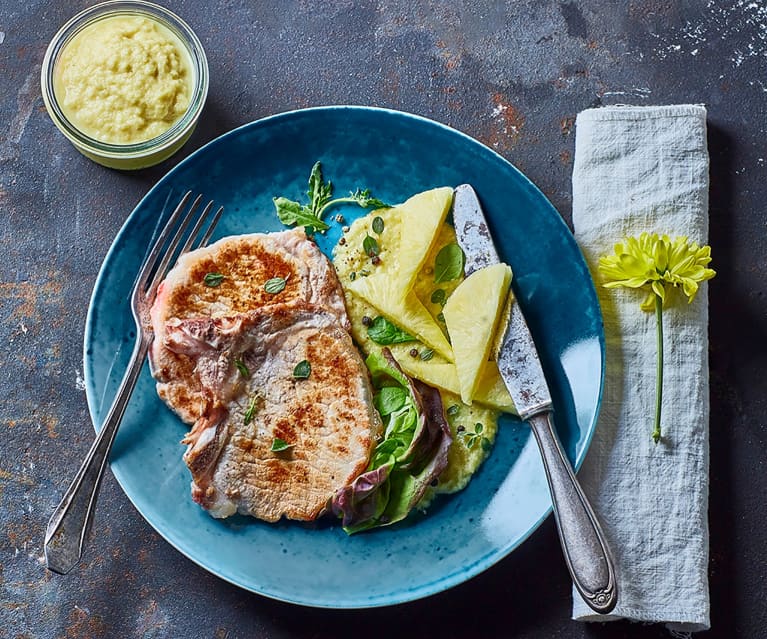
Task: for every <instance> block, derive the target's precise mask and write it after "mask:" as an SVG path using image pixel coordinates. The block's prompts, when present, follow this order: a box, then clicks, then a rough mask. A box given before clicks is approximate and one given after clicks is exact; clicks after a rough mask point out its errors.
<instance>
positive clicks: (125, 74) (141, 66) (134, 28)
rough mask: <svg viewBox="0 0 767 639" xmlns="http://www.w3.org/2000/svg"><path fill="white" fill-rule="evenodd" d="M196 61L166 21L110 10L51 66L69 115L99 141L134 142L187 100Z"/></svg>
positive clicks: (179, 113) (177, 114) (171, 119)
mask: <svg viewBox="0 0 767 639" xmlns="http://www.w3.org/2000/svg"><path fill="white" fill-rule="evenodd" d="M193 81H194V78H193V73H192V69H191V62H190V60H189V55H188V53H187V49H186V47H185V46H184V44H183V43H182V42H181V41H180V40H179V38H178V37H177V36H176V35H175V34H174V33H172V32H171V31H170V30H169V29H168V28H167V27H165V26H164V25H161V24H159V23H158V22H156V21H154V20H152V19H150V18H147V17H143V16H113V17H109V18H104V19H102V20H99V21H97V22H94V23H93V24H91V25H89V26H87V27H85V28H84V29H83V30H82V31H80V32H79V33H78V34H77V35H75V37H74V38H72V40H71V41H70V42H69V43H67V44H66V45H65V47H64V49H63V51H62V52H61V55H60V57H59V60H58V62H57V64H56V69H55V72H54V85H53V88H54V93H55V94H56V99H57V100H58V103H59V106H60V107H61V110H62V112H63V113H64V116H65V117H66V118H67V119H68V120H69V121H70V122H71V123H72V124H73V125H74V126H75V127H76V128H77V129H79V130H80V131H81V132H83V133H85V134H86V135H88V136H89V137H92V138H94V139H96V140H99V141H100V142H107V143H110V144H135V143H138V142H144V141H146V140H150V139H152V138H155V137H157V136H159V135H161V134H163V133H164V132H165V131H167V130H168V129H170V128H171V127H172V126H173V125H174V124H175V123H176V122H177V121H178V120H179V119H181V118H182V117H183V115H184V113H185V112H186V111H187V109H188V107H189V101H190V98H191V95H192V90H193Z"/></svg>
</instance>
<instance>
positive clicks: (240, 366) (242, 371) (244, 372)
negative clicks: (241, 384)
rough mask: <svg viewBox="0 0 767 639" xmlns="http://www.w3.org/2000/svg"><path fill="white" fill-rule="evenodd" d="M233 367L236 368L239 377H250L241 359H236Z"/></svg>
mask: <svg viewBox="0 0 767 639" xmlns="http://www.w3.org/2000/svg"><path fill="white" fill-rule="evenodd" d="M234 365H235V366H236V367H237V370H238V371H240V375H242V376H243V377H244V378H245V379H248V378H249V377H250V369H249V368H248V367H247V366H246V364H245V362H243V361H242V360H241V359H236V360H234Z"/></svg>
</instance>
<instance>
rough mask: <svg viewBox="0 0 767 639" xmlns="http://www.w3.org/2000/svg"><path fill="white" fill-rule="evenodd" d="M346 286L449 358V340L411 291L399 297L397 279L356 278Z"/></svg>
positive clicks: (382, 313) (403, 328)
mask: <svg viewBox="0 0 767 639" xmlns="http://www.w3.org/2000/svg"><path fill="white" fill-rule="evenodd" d="M346 286H347V288H348V289H349V290H350V291H352V293H354V294H355V295H358V296H359V297H361V298H362V299H363V300H365V301H366V302H368V303H369V304H370V305H371V306H373V307H374V308H375V309H376V310H377V311H378V312H379V313H381V315H383V316H384V317H385V318H386V319H388V320H389V321H390V322H393V323H394V324H396V325H397V326H399V327H400V328H401V329H402V330H403V331H406V332H408V333H410V334H411V335H412V336H413V337H416V338H417V339H419V340H420V341H421V342H423V343H424V344H426V345H427V346H428V347H429V348H432V349H434V351H436V352H437V353H439V354H440V355H442V357H444V358H445V359H447V360H449V361H453V350H452V349H451V348H450V343H449V342H448V341H447V338H446V337H445V335H444V333H443V332H442V329H441V328H440V327H439V325H438V324H437V322H436V321H435V320H434V318H433V317H432V315H431V313H429V311H428V310H426V307H425V306H424V305H423V304H422V303H421V301H420V300H419V299H418V298H417V297H416V295H415V293H413V292H409V293H408V294H407V295H406V296H404V297H403V296H401V292H400V289H399V286H398V283H397V282H386V281H384V280H381V279H378V278H373V277H358V278H356V279H355V280H354V281H350V282H348V283H347V284H346Z"/></svg>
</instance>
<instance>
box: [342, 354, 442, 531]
mask: <svg viewBox="0 0 767 639" xmlns="http://www.w3.org/2000/svg"><path fill="white" fill-rule="evenodd" d="M365 364H366V365H367V367H368V370H370V374H371V377H372V380H373V388H374V389H376V391H375V394H374V399H373V401H374V403H375V405H376V408H377V409H378V410H379V412H380V413H381V418H382V420H383V422H384V425H385V433H384V439H383V440H382V441H381V442H379V444H378V445H377V446H376V448H375V450H374V451H373V455H372V457H371V460H370V462H369V464H368V467H367V470H366V471H365V472H364V473H363V474H362V475H360V476H359V477H357V478H356V479H355V480H354V481H353V482H352V484H351V485H349V486H345V487H344V488H342V489H340V490H339V491H337V492H336V494H335V495H334V496H333V498H332V500H331V509H332V511H333V512H334V513H335V514H336V515H337V516H338V517H341V519H342V522H341V523H342V526H343V528H344V530H345V531H346V532H347V533H348V534H353V533H357V532H360V531H363V530H368V529H370V528H375V527H377V526H386V525H389V524H393V523H395V522H397V521H401V520H402V519H404V518H405V517H407V515H408V513H410V512H411V510H412V509H413V508H414V507H415V506H416V504H418V502H419V501H420V500H421V498H422V497H423V495H424V494H425V493H426V491H427V490H428V487H429V486H430V485H433V482H435V481H437V478H438V477H439V475H440V473H441V472H442V471H443V470H444V468H445V466H447V454H448V450H449V448H450V444H451V442H452V437H451V435H450V428H449V426H448V424H447V422H446V421H445V418H444V410H443V406H442V399H441V397H440V395H439V391H437V390H436V389H434V388H431V387H429V386H426V385H425V384H420V383H419V382H415V381H413V380H411V379H410V378H408V377H407V376H406V375H405V374H404V373H403V372H402V369H401V368H399V365H398V364H397V362H396V360H395V359H394V358H393V357H392V355H391V353H390V352H389V350H388V349H386V348H384V349H383V350H382V351H381V353H371V355H370V356H369V357H368V358H367V359H366V360H365Z"/></svg>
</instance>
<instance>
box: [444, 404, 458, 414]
mask: <svg viewBox="0 0 767 639" xmlns="http://www.w3.org/2000/svg"><path fill="white" fill-rule="evenodd" d="M459 409H460V407H459V406H458V404H453V405H452V406H450V407H449V408H448V409H447V410H446V411H445V412H446V413H447V414H448V415H451V416H452V415H457V414H458V410H459Z"/></svg>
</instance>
